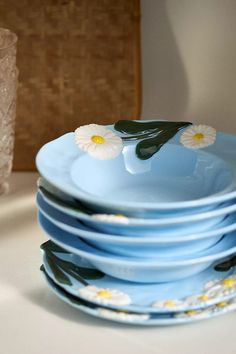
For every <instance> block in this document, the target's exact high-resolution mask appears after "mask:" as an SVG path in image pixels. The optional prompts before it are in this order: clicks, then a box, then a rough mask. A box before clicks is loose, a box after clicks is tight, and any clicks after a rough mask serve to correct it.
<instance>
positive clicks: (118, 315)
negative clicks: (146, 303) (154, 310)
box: [98, 308, 150, 322]
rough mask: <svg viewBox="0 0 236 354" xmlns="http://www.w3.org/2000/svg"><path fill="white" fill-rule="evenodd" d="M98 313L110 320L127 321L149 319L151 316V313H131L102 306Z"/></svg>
mask: <svg viewBox="0 0 236 354" xmlns="http://www.w3.org/2000/svg"><path fill="white" fill-rule="evenodd" d="M98 313H99V315H100V316H101V317H104V318H107V319H109V320H121V321H126V322H133V321H147V320H148V319H149V318H150V315H148V314H139V313H129V312H125V311H114V310H107V309H102V308H99V309H98Z"/></svg>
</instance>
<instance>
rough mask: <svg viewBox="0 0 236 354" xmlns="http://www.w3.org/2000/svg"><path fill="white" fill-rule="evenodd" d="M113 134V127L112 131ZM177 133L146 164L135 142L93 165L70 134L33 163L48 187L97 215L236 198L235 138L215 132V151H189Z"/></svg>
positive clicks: (134, 213)
mask: <svg viewBox="0 0 236 354" xmlns="http://www.w3.org/2000/svg"><path fill="white" fill-rule="evenodd" d="M110 129H112V127H110ZM179 140H180V133H178V134H176V135H175V137H174V138H172V139H171V140H169V142H168V143H166V144H165V145H164V146H163V147H162V148H161V150H160V151H159V152H158V153H157V154H155V155H154V156H153V157H152V158H150V159H149V160H145V161H143V160H139V159H138V158H137V157H136V155H135V143H129V144H127V145H126V146H125V148H124V149H123V153H122V154H121V155H119V156H118V157H116V158H115V159H111V160H97V159H94V158H93V157H91V156H90V155H88V154H86V153H84V152H83V151H82V150H80V149H79V148H78V147H77V146H76V144H75V141H74V133H68V134H65V135H63V136H62V137H60V138H58V139H56V140H54V141H52V142H50V143H48V144H46V145H45V146H43V147H42V148H41V150H40V151H39V153H38V155H37V158H36V164H37V168H38V170H39V172H40V173H41V174H42V176H43V177H45V178H46V179H47V180H48V181H49V182H50V183H52V184H53V185H54V186H56V187H58V188H59V189H61V190H62V191H64V192H65V193H67V194H69V195H71V196H73V197H76V198H78V199H79V200H82V201H83V202H86V203H87V204H88V205H89V206H90V207H91V208H94V209H95V210H96V209H97V208H99V209H100V211H101V212H110V213H122V214H123V213H124V214H127V215H131V216H142V215H144V216H145V215H147V214H149V216H148V217H150V215H151V217H152V216H154V217H155V215H157V214H158V211H160V210H161V211H163V210H164V209H165V210H172V211H173V209H180V208H181V209H182V208H189V207H193V208H195V207H201V206H204V205H209V204H215V203H220V202H223V201H227V200H230V199H232V198H235V197H236V187H235V186H236V177H235V157H236V152H235V151H236V138H235V137H234V136H231V135H227V134H224V133H218V134H217V139H216V142H215V143H214V145H213V146H211V147H209V148H206V149H205V151H202V150H196V151H195V150H192V149H187V148H185V147H183V146H182V145H181V144H180V143H179Z"/></svg>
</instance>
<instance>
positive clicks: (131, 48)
mask: <svg viewBox="0 0 236 354" xmlns="http://www.w3.org/2000/svg"><path fill="white" fill-rule="evenodd" d="M0 27H7V28H10V29H11V30H13V31H15V32H16V33H17V35H18V37H19V42H18V67H19V70H20V84H19V90H18V105H17V120H16V141H15V159H14V167H15V169H17V170H32V169H34V168H35V167H34V158H35V154H36V152H37V150H38V149H39V148H40V146H41V145H43V144H44V143H45V142H47V141H49V140H51V139H54V138H55V137H57V136H59V135H61V134H63V133H64V132H68V131H72V130H74V129H75V128H76V127H77V126H79V125H82V124H87V123H92V122H93V123H109V122H114V121H116V120H118V119H124V118H125V119H137V118H138V117H139V105H140V99H139V95H140V65H139V1H138V0H129V1H127V0H116V1H111V0H89V1H88V0H41V1H39V0H21V1H18V0H0Z"/></svg>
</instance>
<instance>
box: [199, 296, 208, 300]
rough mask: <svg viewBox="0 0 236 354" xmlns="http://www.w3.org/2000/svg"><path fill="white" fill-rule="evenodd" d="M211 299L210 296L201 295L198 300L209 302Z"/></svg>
mask: <svg viewBox="0 0 236 354" xmlns="http://www.w3.org/2000/svg"><path fill="white" fill-rule="evenodd" d="M208 299H209V296H208V295H200V296H199V297H198V300H201V301H207V300H208Z"/></svg>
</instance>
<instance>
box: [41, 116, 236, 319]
mask: <svg viewBox="0 0 236 354" xmlns="http://www.w3.org/2000/svg"><path fill="white" fill-rule="evenodd" d="M36 163H37V167H38V170H39V172H40V174H41V176H42V177H41V178H40V179H39V181H38V194H37V205H38V210H39V223H40V225H41V227H42V228H43V230H44V231H45V232H46V234H47V235H48V237H49V239H50V240H49V241H47V242H46V243H44V244H43V245H42V246H41V248H42V251H43V265H42V267H41V270H42V271H43V273H44V275H45V278H46V280H47V283H48V285H49V286H50V287H51V288H52V290H53V291H54V292H55V294H56V295H58V296H59V297H60V298H61V299H62V300H64V301H66V302H67V303H69V304H70V305H72V306H74V307H75V308H78V309H80V310H82V311H84V312H87V313H89V314H91V315H94V316H98V317H102V318H106V319H110V320H114V321H119V322H128V323H132V324H142V325H154V324H156V325H169V324H177V323H183V322H190V321H195V320H199V319H204V318H209V317H213V316H217V315H220V314H223V313H226V312H229V311H232V310H234V309H236V270H235V265H236V256H234V254H236V238H235V236H236V203H235V200H236V137H235V136H232V135H228V134H224V133H220V132H217V133H216V131H215V129H213V128H212V127H209V126H206V125H197V126H196V125H192V124H191V123H187V122H168V121H148V122H147V121H139V122H133V121H119V122H117V123H116V124H114V125H113V126H99V125H97V124H90V125H86V126H82V127H80V128H78V129H77V130H76V131H75V132H74V133H68V134H65V135H63V136H62V137H60V138H58V139H56V140H54V141H52V142H49V143H48V144H46V145H44V146H43V147H42V148H41V150H40V151H39V153H38V155H37V159H36Z"/></svg>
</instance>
